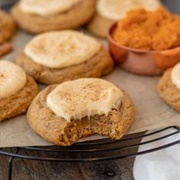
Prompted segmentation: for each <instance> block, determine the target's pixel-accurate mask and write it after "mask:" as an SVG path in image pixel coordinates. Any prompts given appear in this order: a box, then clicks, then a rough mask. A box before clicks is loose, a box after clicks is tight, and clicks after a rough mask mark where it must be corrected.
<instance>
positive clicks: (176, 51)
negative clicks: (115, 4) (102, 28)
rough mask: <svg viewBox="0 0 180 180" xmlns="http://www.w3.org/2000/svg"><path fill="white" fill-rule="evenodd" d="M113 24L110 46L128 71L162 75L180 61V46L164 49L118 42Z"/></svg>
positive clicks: (117, 60) (109, 39)
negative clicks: (123, 44) (126, 44)
mask: <svg viewBox="0 0 180 180" xmlns="http://www.w3.org/2000/svg"><path fill="white" fill-rule="evenodd" d="M116 24H117V23H115V24H113V25H112V26H111V28H110V29H109V32H108V46H109V51H110V53H111V55H112V57H113V59H114V60H115V61H116V62H117V63H118V64H119V65H120V67H121V68H122V69H124V70H126V71H128V72H131V73H135V74H140V75H151V76H153V75H160V74H162V73H163V72H164V71H165V70H166V69H168V68H170V67H173V66H174V65H175V64H177V63H178V62H180V47H176V48H173V49H169V50H163V51H148V50H140V49H133V48H129V47H125V46H122V45H119V44H117V43H116V42H115V41H114V40H113V38H112V36H111V35H112V33H113V31H114V29H115V28H116Z"/></svg>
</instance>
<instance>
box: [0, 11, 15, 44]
mask: <svg viewBox="0 0 180 180" xmlns="http://www.w3.org/2000/svg"><path fill="white" fill-rule="evenodd" d="M15 31H16V24H15V21H14V20H13V18H12V17H11V16H10V15H8V14H7V13H5V12H4V11H2V10H0V44H3V43H4V42H6V41H8V40H9V39H10V38H11V37H12V36H13V34H14V33H15Z"/></svg>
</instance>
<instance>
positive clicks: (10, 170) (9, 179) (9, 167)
mask: <svg viewBox="0 0 180 180" xmlns="http://www.w3.org/2000/svg"><path fill="white" fill-rule="evenodd" d="M18 151H19V148H17V149H16V151H15V153H17V152H18ZM14 158H15V157H14V156H10V158H9V160H8V180H12V168H13V160H14Z"/></svg>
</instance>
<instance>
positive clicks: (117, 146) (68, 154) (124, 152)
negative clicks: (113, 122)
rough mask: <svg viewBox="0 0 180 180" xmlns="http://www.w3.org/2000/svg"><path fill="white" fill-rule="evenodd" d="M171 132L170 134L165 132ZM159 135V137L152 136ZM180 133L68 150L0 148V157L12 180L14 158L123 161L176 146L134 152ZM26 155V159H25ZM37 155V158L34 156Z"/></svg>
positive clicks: (127, 138)
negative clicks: (3, 160)
mask: <svg viewBox="0 0 180 180" xmlns="http://www.w3.org/2000/svg"><path fill="white" fill-rule="evenodd" d="M170 129H172V130H171V131H169V130H170ZM158 133H161V136H158V137H157V136H156V137H155V135H158ZM178 133H180V127H177V126H170V127H166V128H163V129H160V130H156V131H153V132H150V133H145V132H142V133H138V134H132V135H126V136H124V138H122V139H120V140H118V141H112V140H110V139H101V140H95V141H86V142H80V143H76V144H74V145H72V146H69V147H61V146H43V147H42V146H41V147H16V148H0V155H6V156H9V161H8V180H11V177H12V168H13V160H14V158H21V159H28V160H38V161H60V162H90V161H91V162H92V161H105V160H115V159H122V158H127V157H134V156H138V155H142V154H146V153H151V152H154V151H157V150H161V149H164V148H167V147H170V146H173V145H176V144H178V143H180V138H179V139H178V140H175V141H173V142H169V143H166V144H163V145H162V144H161V145H160V146H156V147H153V148H151V149H146V150H143V151H137V149H138V147H140V146H145V145H147V144H150V143H154V142H157V141H160V140H162V139H165V138H168V137H173V135H175V134H178ZM144 137H148V140H146V141H143V142H141V139H142V138H144ZM27 152H28V155H27ZM37 152H38V154H37Z"/></svg>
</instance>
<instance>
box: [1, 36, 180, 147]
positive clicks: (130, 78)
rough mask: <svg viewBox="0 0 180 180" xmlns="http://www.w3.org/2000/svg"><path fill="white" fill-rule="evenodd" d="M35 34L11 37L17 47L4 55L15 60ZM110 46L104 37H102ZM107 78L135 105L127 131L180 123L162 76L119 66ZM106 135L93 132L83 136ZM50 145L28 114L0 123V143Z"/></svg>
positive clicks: (8, 145) (89, 138) (96, 136)
mask: <svg viewBox="0 0 180 180" xmlns="http://www.w3.org/2000/svg"><path fill="white" fill-rule="evenodd" d="M31 38H32V36H31V35H29V34H27V33H25V32H19V33H17V35H16V36H15V37H14V39H13V40H12V44H13V46H14V51H13V52H12V53H10V54H9V55H7V56H5V57H3V58H1V59H6V60H10V61H14V59H15V55H16V54H17V53H18V52H21V51H22V49H23V47H24V46H25V45H26V43H27V42H28V41H29V40H30V39H31ZM100 41H101V43H103V45H104V46H106V47H107V44H106V42H105V41H102V40H100ZM104 79H106V80H108V81H111V82H113V83H114V84H116V85H118V86H119V87H121V88H123V89H124V90H125V91H126V92H127V93H128V94H129V96H130V97H131V99H132V101H133V102H134V105H135V113H136V114H135V120H134V122H133V124H132V127H131V128H130V130H129V131H128V134H130V133H137V132H142V131H145V130H151V129H157V128H161V127H166V126H172V125H176V126H180V114H179V113H178V112H176V111H175V110H173V109H172V108H171V107H169V106H168V105H167V104H166V103H165V102H164V101H163V100H161V99H160V97H159V96H158V94H157V90H156V89H157V88H156V87H157V82H158V80H159V79H160V77H145V76H138V75H134V74H130V73H127V72H125V71H123V70H121V69H120V68H119V67H116V68H115V70H114V71H113V72H112V73H111V74H110V75H108V76H106V77H104ZM99 138H103V137H102V136H98V135H94V136H90V137H88V138H83V139H81V141H84V140H93V139H99ZM41 145H51V144H50V143H48V142H46V141H45V140H43V139H42V138H41V137H39V136H38V135H36V134H35V133H34V132H33V130H32V129H31V127H30V126H29V125H28V123H27V120H26V116H25V115H21V116H18V117H16V118H12V119H9V120H6V121H4V122H1V123H0V147H13V146H41Z"/></svg>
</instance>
